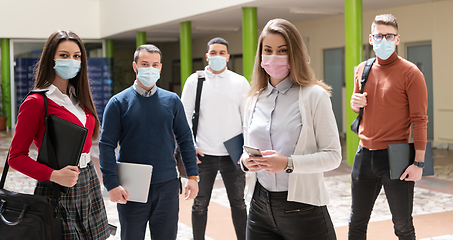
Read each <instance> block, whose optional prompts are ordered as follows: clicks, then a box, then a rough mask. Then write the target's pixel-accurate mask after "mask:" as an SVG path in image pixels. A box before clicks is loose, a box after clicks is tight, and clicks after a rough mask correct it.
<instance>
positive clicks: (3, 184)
mask: <svg viewBox="0 0 453 240" xmlns="http://www.w3.org/2000/svg"><path fill="white" fill-rule="evenodd" d="M45 92H47V90H32V91H30V92H29V93H28V94H27V95H26V96H25V97H24V100H25V98H27V97H28V95H30V94H32V93H40V94H44V95H43V97H44V104H45V106H46V116H45V120H44V122H45V123H46V127H47V98H46V96H45ZM22 102H23V100H22ZM8 158H9V150H8V154H7V155H6V159H5V166H4V167H3V173H2V178H1V180H0V189H3V188H4V187H5V181H6V175H7V174H8V170H9V163H8Z"/></svg>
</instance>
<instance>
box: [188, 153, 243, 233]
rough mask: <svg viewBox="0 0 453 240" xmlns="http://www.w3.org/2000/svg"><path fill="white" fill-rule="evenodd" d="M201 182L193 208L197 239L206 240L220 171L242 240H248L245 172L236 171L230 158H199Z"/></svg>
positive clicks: (237, 230) (193, 226) (237, 231)
mask: <svg viewBox="0 0 453 240" xmlns="http://www.w3.org/2000/svg"><path fill="white" fill-rule="evenodd" d="M198 158H199V159H200V161H201V163H200V164H198V172H199V174H200V182H199V183H198V189H199V191H198V196H197V197H196V198H195V199H194V201H193V206H192V229H193V238H194V240H203V239H205V237H204V235H205V232H206V223H207V219H208V206H209V201H210V200H211V193H212V188H213V185H214V182H215V177H216V175H217V172H218V171H220V174H221V175H222V179H223V183H224V185H225V188H226V191H227V195H228V200H229V201H230V207H231V217H232V219H233V225H234V229H235V231H236V237H237V239H238V240H244V239H245V227H246V222H247V210H246V206H245V200H244V188H245V173H244V172H243V171H242V170H241V169H236V167H235V165H234V164H233V162H232V161H231V158H230V157H229V156H209V155H205V156H204V157H201V156H198Z"/></svg>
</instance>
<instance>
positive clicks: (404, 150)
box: [388, 142, 434, 179]
mask: <svg viewBox="0 0 453 240" xmlns="http://www.w3.org/2000/svg"><path fill="white" fill-rule="evenodd" d="M388 154H389V164H390V178H391V179H399V178H400V177H401V175H402V174H403V173H404V171H406V168H407V167H408V166H409V165H411V164H413V163H414V159H415V148H414V144H413V143H401V144H390V145H388ZM431 175H434V166H433V153H432V149H431V142H427V143H426V151H425V168H424V169H423V176H431Z"/></svg>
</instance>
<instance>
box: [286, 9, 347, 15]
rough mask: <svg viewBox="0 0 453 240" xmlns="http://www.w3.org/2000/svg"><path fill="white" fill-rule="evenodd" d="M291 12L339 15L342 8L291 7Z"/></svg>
mask: <svg viewBox="0 0 453 240" xmlns="http://www.w3.org/2000/svg"><path fill="white" fill-rule="evenodd" d="M289 12H290V13H294V14H316V15H338V14H341V13H342V11H340V10H326V9H310V8H290V9H289Z"/></svg>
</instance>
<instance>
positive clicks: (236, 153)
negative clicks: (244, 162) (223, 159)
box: [223, 133, 244, 168]
mask: <svg viewBox="0 0 453 240" xmlns="http://www.w3.org/2000/svg"><path fill="white" fill-rule="evenodd" d="M223 145H225V148H226V149H227V151H228V154H229V155H230V158H231V160H232V161H233V163H234V166H236V168H240V167H241V165H239V164H238V161H239V159H240V158H241V155H242V146H243V145H244V137H243V135H242V133H240V134H238V135H236V136H234V137H232V138H230V139H228V140H227V141H225V142H223Z"/></svg>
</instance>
